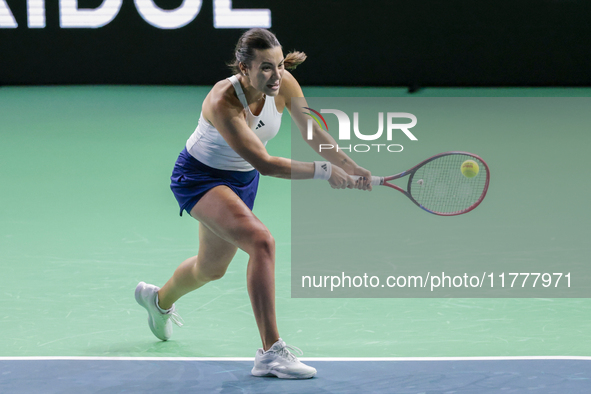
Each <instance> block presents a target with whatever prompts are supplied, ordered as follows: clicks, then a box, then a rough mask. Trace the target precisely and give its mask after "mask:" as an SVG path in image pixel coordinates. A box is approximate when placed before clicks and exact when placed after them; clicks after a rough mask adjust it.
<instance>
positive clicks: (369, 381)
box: [0, 357, 591, 394]
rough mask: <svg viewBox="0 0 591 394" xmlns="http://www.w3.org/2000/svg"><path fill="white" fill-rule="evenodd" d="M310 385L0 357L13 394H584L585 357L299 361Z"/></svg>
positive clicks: (176, 368)
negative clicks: (309, 370) (312, 372)
mask: <svg viewBox="0 0 591 394" xmlns="http://www.w3.org/2000/svg"><path fill="white" fill-rule="evenodd" d="M302 360H304V361H307V362H308V363H309V364H310V365H312V366H314V367H315V368H316V369H318V375H317V377H315V378H313V379H309V380H298V381H291V380H282V379H277V378H257V377H254V376H251V375H250V369H251V368H252V360H251V359H248V358H233V359H229V358H225V359H224V358H145V359H140V358H119V359H110V358H92V357H88V358H82V357H70V358H57V357H54V358H52V357H46V358H1V359H0V392H1V393H3V394H12V393H80V394H82V393H226V394H230V393H413V394H414V393H425V394H427V393H441V394H444V393H445V394H451V393H482V394H486V393H561V394H562V393H570V394H575V393H581V394H582V393H590V392H591V358H583V357H580V358H574V357H568V358H567V357H564V358H560V357H554V358H541V357H527V358H526V357H523V358H482V357H480V358H479V357H475V358H464V359H460V358H439V359H435V358H433V359H429V358H425V359H412V358H401V359H371V358H368V359H355V358H352V359H323V358H318V359H313V358H309V359H306V358H305V359H302Z"/></svg>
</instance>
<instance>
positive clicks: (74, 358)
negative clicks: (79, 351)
mask: <svg viewBox="0 0 591 394" xmlns="http://www.w3.org/2000/svg"><path fill="white" fill-rule="evenodd" d="M298 358H299V359H300V360H302V361H331V362H333V361H403V362H408V361H513V360H580V361H591V357H590V356H509V357H503V356H490V357H486V356H484V357H298ZM60 360H64V361H70V360H72V361H253V360H254V357H93V356H30V357H0V361H60Z"/></svg>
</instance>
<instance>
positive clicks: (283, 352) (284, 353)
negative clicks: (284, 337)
mask: <svg viewBox="0 0 591 394" xmlns="http://www.w3.org/2000/svg"><path fill="white" fill-rule="evenodd" d="M290 350H291V351H295V352H296V353H297V354H299V355H300V356H303V355H304V352H302V350H301V349H300V348H298V347H295V346H291V345H287V344H286V345H285V346H284V347H282V348H281V349H279V351H277V353H279V355H280V356H281V357H283V358H286V359H288V360H291V361H295V360H297V359H298V358H297V357H296V356H294V355H293V354H292V353H291V352H290Z"/></svg>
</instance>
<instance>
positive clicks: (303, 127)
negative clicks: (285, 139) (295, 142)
mask: <svg viewBox="0 0 591 394" xmlns="http://www.w3.org/2000/svg"><path fill="white" fill-rule="evenodd" d="M281 90H282V94H284V95H285V97H286V101H285V106H286V108H287V110H288V111H289V113H290V115H291V117H292V118H293V120H294V122H295V123H296V125H297V126H298V128H299V130H300V133H301V134H302V137H303V138H304V140H305V141H306V142H307V143H308V145H310V147H311V148H312V149H314V151H315V152H318V153H319V154H320V156H322V157H323V158H325V159H326V160H328V161H329V162H331V163H332V164H333V169H334V168H335V167H334V166H336V167H338V168H341V169H342V170H343V171H344V172H345V173H347V174H349V175H359V176H362V177H365V181H364V182H359V183H358V184H357V185H355V186H354V187H357V188H359V189H366V190H371V184H370V182H371V172H370V171H368V170H366V169H365V168H363V167H360V166H358V165H357V163H355V161H353V159H351V158H350V157H349V156H347V155H346V154H345V152H343V151H342V150H336V149H324V150H320V145H321V144H329V145H332V146H336V145H337V143H336V141H335V140H334V138H333V137H332V136H331V135H330V134H328V133H327V132H326V131H324V130H322V128H320V127H319V126H318V124H316V123H313V125H312V127H313V129H312V130H313V133H312V139H308V138H307V121H308V119H309V118H308V117H307V116H306V115H305V113H306V112H308V110H306V109H305V108H304V107H307V106H308V104H307V103H306V99H305V97H304V93H303V92H302V89H301V87H300V85H299V83H298V82H297V80H296V79H295V78H294V77H293V76H292V75H291V74H289V73H288V72H285V74H284V77H283V81H282V86H281ZM291 98H299V99H298V100H291ZM337 171H338V170H337Z"/></svg>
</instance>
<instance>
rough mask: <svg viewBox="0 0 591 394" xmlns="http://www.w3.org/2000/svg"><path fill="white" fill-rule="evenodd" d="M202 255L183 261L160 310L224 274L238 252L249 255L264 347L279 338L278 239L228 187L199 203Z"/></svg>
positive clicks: (165, 290)
mask: <svg viewBox="0 0 591 394" xmlns="http://www.w3.org/2000/svg"><path fill="white" fill-rule="evenodd" d="M191 216H193V217H194V218H195V219H197V220H199V222H200V227H199V234H200V235H199V241H200V244H199V253H198V255H197V256H195V257H191V258H189V259H187V260H185V261H184V262H183V263H182V264H181V265H180V266H179V267H178V268H177V270H176V271H175V273H174V275H173V277H172V278H171V279H170V280H169V281H168V282H167V283H166V284H165V285H164V286H163V287H162V289H161V290H160V292H159V299H160V302H159V303H160V307H161V308H163V309H164V308H168V307H170V306H172V303H174V302H175V301H176V300H177V299H178V298H180V297H182V296H183V295H184V294H187V293H188V292H190V291H192V290H195V289H197V288H199V287H201V286H203V285H204V284H205V283H207V282H209V281H210V280H214V279H219V278H221V277H222V276H223V274H224V273H225V272H226V269H227V267H228V265H229V264H230V261H231V260H232V257H234V254H235V253H236V248H240V249H242V250H244V251H245V252H246V253H248V255H249V257H250V258H249V261H248V268H247V284H248V292H249V295H250V300H251V303H252V308H253V311H254V316H255V319H256V322H257V326H258V328H259V332H260V335H261V340H262V342H263V348H264V349H265V350H268V349H269V348H270V347H271V346H272V345H273V343H275V342H276V341H277V340H278V339H279V332H278V330H277V322H276V316H275V240H274V239H273V237H272V236H271V234H270V232H269V230H268V229H267V228H266V227H265V225H264V224H263V223H261V221H260V220H259V219H258V218H257V217H256V216H255V215H254V214H253V213H252V211H251V210H250V209H248V207H247V206H246V205H245V204H244V202H243V201H242V200H240V198H239V197H238V196H237V195H236V194H235V193H234V192H233V191H232V190H230V189H229V188H228V187H225V186H218V187H216V188H214V189H212V190H210V191H209V192H207V194H206V195H205V196H204V197H203V198H202V199H201V200H200V201H199V202H198V203H197V204H196V205H195V207H194V208H193V210H192V211H191Z"/></svg>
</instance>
